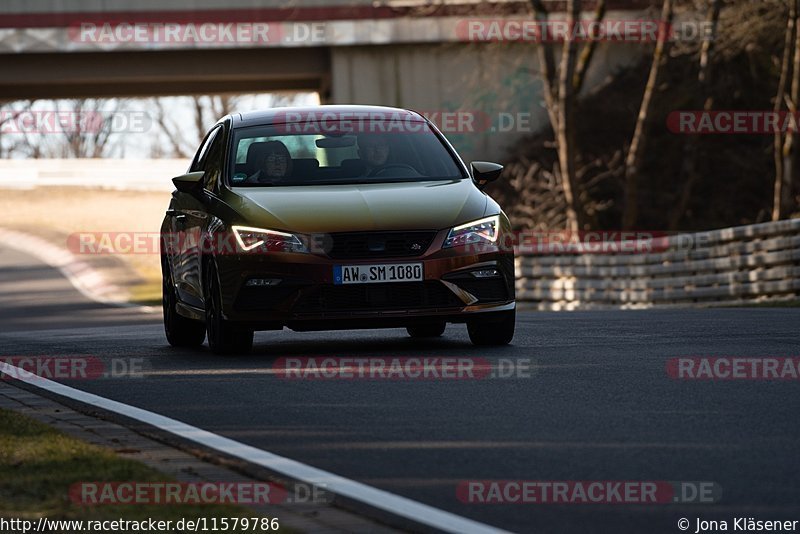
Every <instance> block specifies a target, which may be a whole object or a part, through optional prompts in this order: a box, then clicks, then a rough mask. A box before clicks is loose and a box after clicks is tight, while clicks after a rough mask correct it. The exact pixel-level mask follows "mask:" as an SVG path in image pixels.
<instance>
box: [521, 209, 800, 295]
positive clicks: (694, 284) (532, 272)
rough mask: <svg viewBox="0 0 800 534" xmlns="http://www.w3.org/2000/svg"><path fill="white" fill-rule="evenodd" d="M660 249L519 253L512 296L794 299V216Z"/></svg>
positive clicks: (797, 231)
mask: <svg viewBox="0 0 800 534" xmlns="http://www.w3.org/2000/svg"><path fill="white" fill-rule="evenodd" d="M657 248H658V252H647V253H620V252H615V253H603V254H586V253H580V254H575V253H571V254H570V253H563V254H548V255H543V254H530V253H527V254H526V253H524V252H523V253H521V254H518V255H517V259H516V273H517V274H516V276H517V279H516V289H517V300H518V301H520V302H521V303H523V305H524V306H526V307H535V308H538V309H542V310H573V309H603V308H651V307H673V306H674V307H685V306H712V305H724V304H729V305H735V304H746V303H756V302H770V301H781V300H795V299H798V298H800V219H790V220H784V221H777V222H769V223H763V224H754V225H750V226H739V227H735V228H725V229H722V230H713V231H708V232H699V233H695V234H680V235H675V236H670V237H667V238H663V242H662V243H661V246H659V247H657Z"/></svg>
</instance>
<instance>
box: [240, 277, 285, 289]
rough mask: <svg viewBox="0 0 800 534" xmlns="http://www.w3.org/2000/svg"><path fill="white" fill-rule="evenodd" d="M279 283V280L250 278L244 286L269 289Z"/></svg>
mask: <svg viewBox="0 0 800 534" xmlns="http://www.w3.org/2000/svg"><path fill="white" fill-rule="evenodd" d="M280 283H281V279H280V278H251V279H250V280H248V281H247V282H246V283H245V284H244V285H246V286H247V287H271V286H277V285H278V284H280Z"/></svg>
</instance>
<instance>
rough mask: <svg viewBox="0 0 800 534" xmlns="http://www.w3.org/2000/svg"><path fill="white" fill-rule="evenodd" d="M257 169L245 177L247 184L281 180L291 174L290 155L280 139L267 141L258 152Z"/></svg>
mask: <svg viewBox="0 0 800 534" xmlns="http://www.w3.org/2000/svg"><path fill="white" fill-rule="evenodd" d="M257 162H258V169H259V170H258V171H256V172H255V173H254V174H252V175H251V176H250V177H248V178H247V182H246V183H248V184H270V183H275V182H281V181H284V180H286V179H288V178H289V177H290V176H291V175H292V156H291V154H290V153H289V149H288V148H286V145H284V144H283V143H281V142H280V141H267V142H266V143H264V147H263V148H262V149H261V153H260V154H259V158H258V160H257Z"/></svg>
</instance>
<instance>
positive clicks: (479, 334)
mask: <svg viewBox="0 0 800 534" xmlns="http://www.w3.org/2000/svg"><path fill="white" fill-rule="evenodd" d="M492 315H497V316H499V320H496V319H494V317H492V318H489V317H485V318H480V319H477V320H475V321H471V322H468V323H467V332H468V333H469V339H470V341H472V343H473V344H474V345H483V346H489V345H495V346H497V345H508V344H509V343H511V340H512V339H514V326H515V325H516V321H517V318H516V310H511V311H507V312H500V313H496V314H492Z"/></svg>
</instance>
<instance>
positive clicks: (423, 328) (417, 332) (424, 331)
mask: <svg viewBox="0 0 800 534" xmlns="http://www.w3.org/2000/svg"><path fill="white" fill-rule="evenodd" d="M446 326H447V324H445V323H430V324H419V325H414V326H407V327H406V331H407V332H408V335H409V336H411V337H413V338H426V337H439V336H441V335H442V334H444V329H445V327H446Z"/></svg>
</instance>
